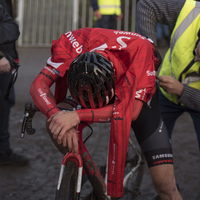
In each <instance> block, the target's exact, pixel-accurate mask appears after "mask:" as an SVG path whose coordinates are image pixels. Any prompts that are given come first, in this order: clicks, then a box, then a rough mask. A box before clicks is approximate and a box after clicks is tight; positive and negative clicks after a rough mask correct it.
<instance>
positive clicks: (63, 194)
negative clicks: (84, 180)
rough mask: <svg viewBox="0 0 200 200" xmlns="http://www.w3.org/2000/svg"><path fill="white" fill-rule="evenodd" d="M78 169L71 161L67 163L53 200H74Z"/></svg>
mask: <svg viewBox="0 0 200 200" xmlns="http://www.w3.org/2000/svg"><path fill="white" fill-rule="evenodd" d="M77 177H78V169H77V165H76V163H75V162H73V161H68V162H67V164H66V166H65V169H64V173H63V177H62V180H61V184H60V188H59V189H57V191H56V198H55V200H75V199H76V195H77V194H76V188H77Z"/></svg>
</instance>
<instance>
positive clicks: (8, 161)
mask: <svg viewBox="0 0 200 200" xmlns="http://www.w3.org/2000/svg"><path fill="white" fill-rule="evenodd" d="M0 5H2V6H3V7H4V8H5V9H6V11H7V13H8V14H9V15H10V16H11V17H12V18H13V10H12V0H0ZM16 25H17V24H16ZM17 26H18V25H17ZM17 28H18V27H17ZM10 31H12V30H10ZM2 34H3V33H1V37H4V35H5V37H6V35H7V32H5V33H4V35H2ZM13 34H14V33H13ZM18 36H19V35H17V37H16V39H17V38H18ZM0 47H1V49H2V50H3V51H1V52H0V69H4V70H2V71H1V72H0V91H1V92H2V94H6V92H7V88H8V85H9V81H10V79H11V76H12V66H11V65H10V62H9V60H8V59H7V58H6V55H5V54H4V52H6V54H8V55H10V56H11V57H12V58H13V59H14V60H15V61H16V62H18V53H17V50H16V46H15V42H11V43H5V44H0ZM3 104H4V105H3V107H2V112H3V114H4V115H3V120H2V123H1V127H0V165H25V164H27V163H28V159H27V158H25V157H23V156H21V155H18V154H16V153H14V152H13V151H12V149H11V148H10V141H9V138H10V134H9V117H10V109H11V107H12V106H13V105H14V104H15V94H14V87H13V86H12V88H11V90H10V93H9V96H8V98H6V99H3Z"/></svg>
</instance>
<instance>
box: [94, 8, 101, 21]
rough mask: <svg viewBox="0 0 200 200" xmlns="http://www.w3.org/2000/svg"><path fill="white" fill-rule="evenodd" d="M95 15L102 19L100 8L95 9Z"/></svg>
mask: <svg viewBox="0 0 200 200" xmlns="http://www.w3.org/2000/svg"><path fill="white" fill-rule="evenodd" d="M94 15H95V16H96V17H97V19H101V18H102V16H101V13H100V12H99V10H95V11H94Z"/></svg>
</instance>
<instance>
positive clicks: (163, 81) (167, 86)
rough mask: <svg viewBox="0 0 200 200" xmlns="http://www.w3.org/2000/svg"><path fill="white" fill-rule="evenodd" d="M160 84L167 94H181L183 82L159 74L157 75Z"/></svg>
mask: <svg viewBox="0 0 200 200" xmlns="http://www.w3.org/2000/svg"><path fill="white" fill-rule="evenodd" d="M158 80H159V84H160V86H161V87H162V88H163V89H164V90H165V92H167V93H168V94H176V95H181V93H182V91H183V84H182V83H180V82H179V81H178V80H176V79H175V78H173V77H171V76H160V77H158Z"/></svg>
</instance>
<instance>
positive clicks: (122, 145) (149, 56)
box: [31, 28, 157, 197]
mask: <svg viewBox="0 0 200 200" xmlns="http://www.w3.org/2000/svg"><path fill="white" fill-rule="evenodd" d="M88 51H97V52H99V53H101V54H103V55H104V56H105V57H106V58H107V59H108V60H109V61H110V62H111V63H112V66H113V69H114V73H115V84H116V89H115V102H114V106H113V111H112V119H111V132H110V143H109V156H108V180H107V183H108V185H107V194H108V195H110V196H112V197H121V196H123V177H124V167H125V159H126V152H127V147H128V138H129V133H130V128H131V121H132V117H133V112H134V109H135V108H134V107H135V103H136V101H135V99H138V100H141V101H143V102H146V103H147V104H148V102H149V101H150V100H151V97H152V96H153V94H154V92H155V89H156V87H155V75H156V72H155V64H154V63H155V62H157V59H156V57H155V52H156V50H155V48H154V46H153V44H152V43H151V42H150V41H148V40H147V39H146V38H145V37H143V36H141V35H139V34H137V33H133V32H125V31H118V30H110V29H100V28H82V29H78V30H75V31H69V32H67V33H65V34H63V35H62V36H61V38H60V39H58V40H54V41H53V42H52V48H51V53H52V56H51V57H50V58H49V59H48V60H47V66H46V71H47V69H48V70H49V73H50V74H51V75H48V74H45V77H47V76H49V82H48V83H47V84H46V85H44V84H43V83H42V84H43V85H42V84H40V83H39V82H38V83H37V80H38V79H40V78H39V77H40V76H41V74H40V75H38V76H39V77H38V78H36V84H35V86H31V88H32V89H31V94H32V96H33V100H34V102H35V104H36V106H38V107H39V109H40V110H41V111H42V112H43V113H44V114H45V115H46V116H47V117H50V116H51V115H52V114H54V113H56V112H57V111H58V110H59V108H58V107H57V106H56V103H59V102H61V101H62V100H63V99H65V97H66V94H67V89H68V87H67V71H68V69H69V66H70V64H71V62H72V61H73V60H74V59H75V58H76V57H77V56H78V55H80V54H82V53H85V52H88ZM48 66H51V67H53V68H54V70H52V69H51V68H49V67H48ZM41 73H42V72H41ZM56 73H57V74H56ZM58 75H59V76H58ZM41 79H42V78H41ZM54 82H56V88H55V100H54V97H53V96H52V95H51V94H50V92H49V91H48V87H50V86H51V85H52V84H53V83H54ZM36 94H39V95H36ZM36 96H38V97H36ZM83 112H84V111H83ZM80 113H81V111H78V114H79V116H81V114H80Z"/></svg>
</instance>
